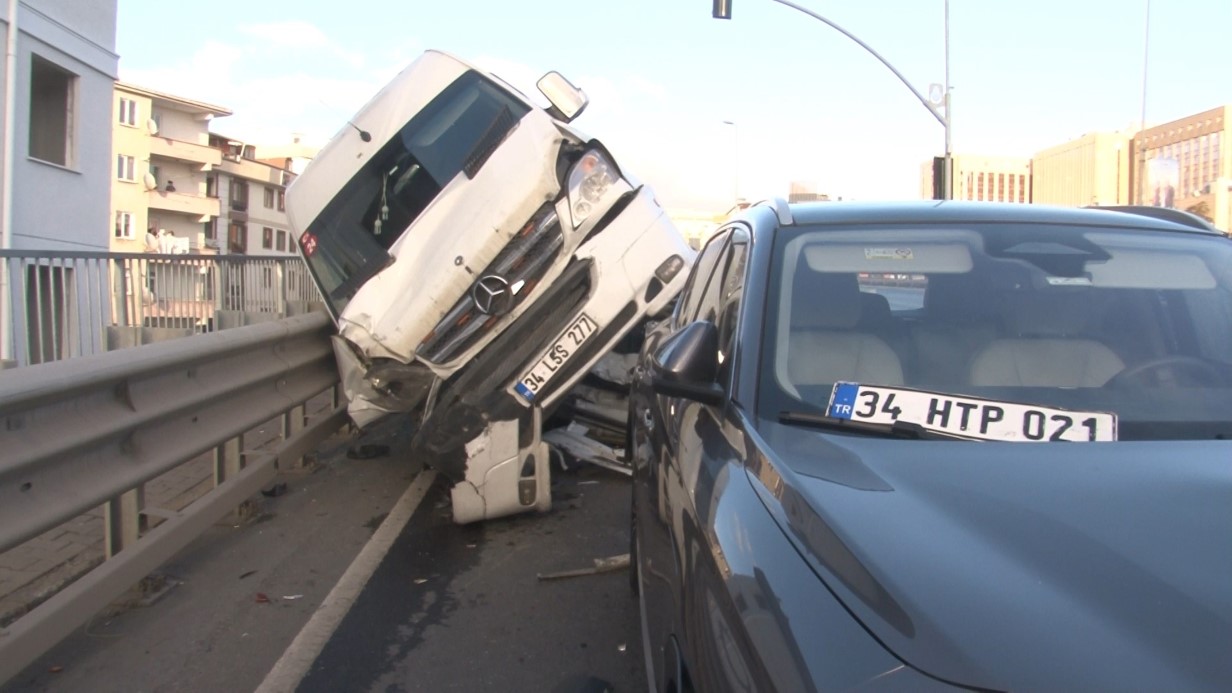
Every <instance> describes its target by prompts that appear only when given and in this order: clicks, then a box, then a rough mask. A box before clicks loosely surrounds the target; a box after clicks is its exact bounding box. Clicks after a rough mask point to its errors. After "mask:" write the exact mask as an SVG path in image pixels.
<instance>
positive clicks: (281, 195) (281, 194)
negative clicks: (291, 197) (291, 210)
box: [278, 190, 287, 212]
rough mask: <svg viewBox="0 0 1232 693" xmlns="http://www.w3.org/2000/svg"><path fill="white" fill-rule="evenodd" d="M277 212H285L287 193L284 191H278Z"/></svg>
mask: <svg viewBox="0 0 1232 693" xmlns="http://www.w3.org/2000/svg"><path fill="white" fill-rule="evenodd" d="M278 211H279V212H285V211H287V191H286V190H279V191H278Z"/></svg>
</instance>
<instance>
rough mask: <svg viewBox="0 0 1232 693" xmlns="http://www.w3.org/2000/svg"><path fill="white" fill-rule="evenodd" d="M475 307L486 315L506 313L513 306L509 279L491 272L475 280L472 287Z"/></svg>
mask: <svg viewBox="0 0 1232 693" xmlns="http://www.w3.org/2000/svg"><path fill="white" fill-rule="evenodd" d="M471 298H473V299H474V300H475V307H476V308H478V309H479V312H480V313H483V314H484V315H504V314H505V313H508V312H509V309H511V308H513V292H512V291H511V290H510V288H509V281H508V280H506V279H505V278H504V277H502V276H500V275H498V274H489V275H485V276H483V277H481V278H480V279H479V281H477V282H475V286H474V287H473V288H472V289H471Z"/></svg>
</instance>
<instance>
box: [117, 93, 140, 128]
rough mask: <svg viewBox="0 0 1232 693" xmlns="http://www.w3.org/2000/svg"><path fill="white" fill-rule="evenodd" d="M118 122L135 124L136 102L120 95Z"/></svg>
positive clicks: (133, 125)
mask: <svg viewBox="0 0 1232 693" xmlns="http://www.w3.org/2000/svg"><path fill="white" fill-rule="evenodd" d="M120 124H121V125H128V126H129V127H136V126H137V102H136V101H134V100H132V99H126V98H124V97H123V96H121V97H120Z"/></svg>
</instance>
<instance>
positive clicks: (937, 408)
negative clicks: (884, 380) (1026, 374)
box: [826, 382, 1117, 443]
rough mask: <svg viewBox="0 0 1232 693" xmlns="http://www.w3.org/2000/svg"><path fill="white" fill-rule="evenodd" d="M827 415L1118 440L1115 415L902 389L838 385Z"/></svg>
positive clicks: (977, 434) (954, 432) (970, 434)
mask: <svg viewBox="0 0 1232 693" xmlns="http://www.w3.org/2000/svg"><path fill="white" fill-rule="evenodd" d="M826 415H827V416H831V417H834V418H837V419H848V420H850V421H856V422H861V423H869V424H882V425H893V424H895V423H898V422H903V423H911V424H915V425H918V426H920V427H921V428H923V429H925V430H928V431H935V432H937V433H942V434H945V435H951V436H955V437H958V438H967V439H970V440H1002V441H1010V442H1048V441H1069V442H1075V443H1076V442H1103V441H1112V440H1116V439H1117V416H1116V414H1113V413H1110V412H1100V411H1074V410H1071V409H1057V408H1055V407H1042V406H1038V405H1034V404H1022V403H1020V402H1002V401H997V400H990V399H982V398H979V397H962V396H956V395H950V394H946V393H943V392H928V391H926V390H911V389H908V388H901V387H883V386H880V385H861V384H859V383H841V382H840V383H835V384H834V390H833V391H832V392H831V394H830V402H829V405H828V406H827V407H826Z"/></svg>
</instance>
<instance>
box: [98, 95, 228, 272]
mask: <svg viewBox="0 0 1232 693" xmlns="http://www.w3.org/2000/svg"><path fill="white" fill-rule="evenodd" d="M228 115H231V111H229V110H227V109H226V108H223V107H222V106H215V105H212V104H208V103H203V102H200V101H194V100H192V99H188V98H184V97H180V96H173V95H171V94H164V93H162V92H157V91H154V90H152V89H146V88H144V87H139V86H136V85H133V84H126V83H124V82H117V83H116V84H115V97H114V107H113V109H112V118H111V121H112V128H113V132H114V134H113V136H112V152H113V161H114V163H113V165H112V166H113V170H112V173H111V177H112V184H111V207H112V210H111V215H112V220H113V223H112V235H111V250H113V251H116V252H174V253H180V252H189V253H202V252H205V253H215V252H218V245H217V242H216V241H215V238H216V236H215V234H214V233H213V229H214V227H215V220H216V219H217V218H218V215H219V201H218V193H217V189H216V186H215V185H214V182H213V177H214V175H215V173H214V170H215V169H216V168H217V167H218V165H219V164H220V163H222V152H220V151H219V150H218V149H217V148H215V147H212V146H210V133H209V126H210V123H211V122H212V121H213V119H214V118H217V117H221V116H228Z"/></svg>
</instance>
